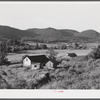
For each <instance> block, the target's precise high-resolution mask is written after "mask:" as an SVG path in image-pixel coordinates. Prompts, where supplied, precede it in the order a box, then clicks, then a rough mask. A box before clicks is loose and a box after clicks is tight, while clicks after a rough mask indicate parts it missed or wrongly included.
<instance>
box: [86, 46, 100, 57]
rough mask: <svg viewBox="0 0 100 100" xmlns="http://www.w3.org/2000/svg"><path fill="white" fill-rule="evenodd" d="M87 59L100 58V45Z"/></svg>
mask: <svg viewBox="0 0 100 100" xmlns="http://www.w3.org/2000/svg"><path fill="white" fill-rule="evenodd" d="M86 58H87V59H91V58H92V59H99V58H100V45H98V47H97V48H95V49H94V50H93V51H91V52H90V53H89V54H88V55H87V56H86Z"/></svg>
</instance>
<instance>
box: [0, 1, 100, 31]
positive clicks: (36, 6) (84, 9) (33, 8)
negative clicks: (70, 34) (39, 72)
mask: <svg viewBox="0 0 100 100" xmlns="http://www.w3.org/2000/svg"><path fill="white" fill-rule="evenodd" d="M0 25H8V26H11V27H15V28H19V29H28V28H47V27H53V28H58V29H75V30H78V31H83V30H86V29H94V30H96V31H99V32H100V2H0Z"/></svg>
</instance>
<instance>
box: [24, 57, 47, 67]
mask: <svg viewBox="0 0 100 100" xmlns="http://www.w3.org/2000/svg"><path fill="white" fill-rule="evenodd" d="M48 61H49V59H48V58H47V57H46V56H45V55H34V56H25V57H24V58H23V66H24V67H31V68H32V69H39V68H43V66H45V64H46V63H47V62H48Z"/></svg>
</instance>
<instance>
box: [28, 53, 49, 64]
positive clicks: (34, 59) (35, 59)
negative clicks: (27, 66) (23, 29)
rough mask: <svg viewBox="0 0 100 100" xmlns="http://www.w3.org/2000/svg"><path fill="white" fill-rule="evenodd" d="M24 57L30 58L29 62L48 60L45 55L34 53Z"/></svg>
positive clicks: (44, 61)
mask: <svg viewBox="0 0 100 100" xmlns="http://www.w3.org/2000/svg"><path fill="white" fill-rule="evenodd" d="M26 57H28V58H29V59H30V60H31V62H37V63H46V62H48V61H49V59H48V58H47V57H46V56H45V55H34V56H26Z"/></svg>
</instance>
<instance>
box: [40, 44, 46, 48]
mask: <svg viewBox="0 0 100 100" xmlns="http://www.w3.org/2000/svg"><path fill="white" fill-rule="evenodd" d="M39 47H40V49H47V48H48V47H47V45H46V44H40V46H39Z"/></svg>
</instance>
